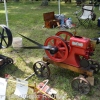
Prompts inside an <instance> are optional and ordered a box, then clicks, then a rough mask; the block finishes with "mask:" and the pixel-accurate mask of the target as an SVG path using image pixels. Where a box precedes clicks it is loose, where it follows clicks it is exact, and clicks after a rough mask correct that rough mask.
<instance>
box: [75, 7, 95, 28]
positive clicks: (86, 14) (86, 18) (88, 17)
mask: <svg viewBox="0 0 100 100" xmlns="http://www.w3.org/2000/svg"><path fill="white" fill-rule="evenodd" d="M93 8H94V6H93V5H83V6H82V9H81V10H80V11H76V12H75V14H76V17H77V19H78V21H79V24H80V25H82V26H84V27H85V28H88V27H89V26H92V22H93V21H95V19H96V14H95V13H94V11H93ZM80 13H81V15H79V14H80Z"/></svg>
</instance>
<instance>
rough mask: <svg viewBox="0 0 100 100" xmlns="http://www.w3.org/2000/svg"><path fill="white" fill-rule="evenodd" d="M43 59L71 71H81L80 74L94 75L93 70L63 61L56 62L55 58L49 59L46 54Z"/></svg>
mask: <svg viewBox="0 0 100 100" xmlns="http://www.w3.org/2000/svg"><path fill="white" fill-rule="evenodd" d="M43 61H45V62H48V63H50V64H53V65H55V66H58V67H62V68H65V69H69V70H71V71H74V72H77V73H80V74H84V75H88V76H93V70H85V69H82V68H77V67H74V66H71V65H67V64H64V63H61V62H54V61H53V60H51V59H49V58H48V57H46V56H44V57H43Z"/></svg>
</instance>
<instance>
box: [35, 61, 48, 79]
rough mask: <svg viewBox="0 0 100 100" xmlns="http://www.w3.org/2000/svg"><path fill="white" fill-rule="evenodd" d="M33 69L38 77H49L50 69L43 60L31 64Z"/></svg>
mask: <svg viewBox="0 0 100 100" xmlns="http://www.w3.org/2000/svg"><path fill="white" fill-rule="evenodd" d="M33 70H34V72H35V74H36V75H37V76H38V77H45V78H49V77H50V69H49V67H48V65H47V64H46V63H45V62H43V61H38V62H36V63H35V64H34V65H33Z"/></svg>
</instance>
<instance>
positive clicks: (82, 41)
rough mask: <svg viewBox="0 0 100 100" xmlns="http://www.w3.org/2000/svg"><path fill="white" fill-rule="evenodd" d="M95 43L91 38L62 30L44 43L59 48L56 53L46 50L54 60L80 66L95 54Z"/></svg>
mask: <svg viewBox="0 0 100 100" xmlns="http://www.w3.org/2000/svg"><path fill="white" fill-rule="evenodd" d="M62 35H65V36H62ZM68 38H69V39H68ZM93 43H95V42H93ZM93 43H92V41H91V39H89V38H85V37H80V36H73V35H72V34H71V33H69V32H65V31H60V32H58V33H57V34H56V35H55V36H51V37H49V38H47V39H46V41H45V44H44V45H45V46H47V45H51V46H54V47H56V48H58V52H57V53H55V54H51V53H50V52H49V51H48V50H45V51H46V54H47V56H48V57H49V58H50V59H52V60H53V61H55V62H63V63H66V64H69V65H72V66H75V67H80V66H81V64H83V63H87V60H88V59H90V56H91V55H92V54H93V52H94V46H93Z"/></svg>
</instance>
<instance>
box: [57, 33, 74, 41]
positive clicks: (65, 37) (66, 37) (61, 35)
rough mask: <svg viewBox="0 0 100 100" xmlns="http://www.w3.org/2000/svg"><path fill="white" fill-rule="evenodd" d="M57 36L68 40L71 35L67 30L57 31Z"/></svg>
mask: <svg viewBox="0 0 100 100" xmlns="http://www.w3.org/2000/svg"><path fill="white" fill-rule="evenodd" d="M56 35H57V36H60V37H61V38H63V39H64V40H65V41H69V39H70V37H72V36H73V34H72V33H70V32H67V31H59V32H57V33H56Z"/></svg>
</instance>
